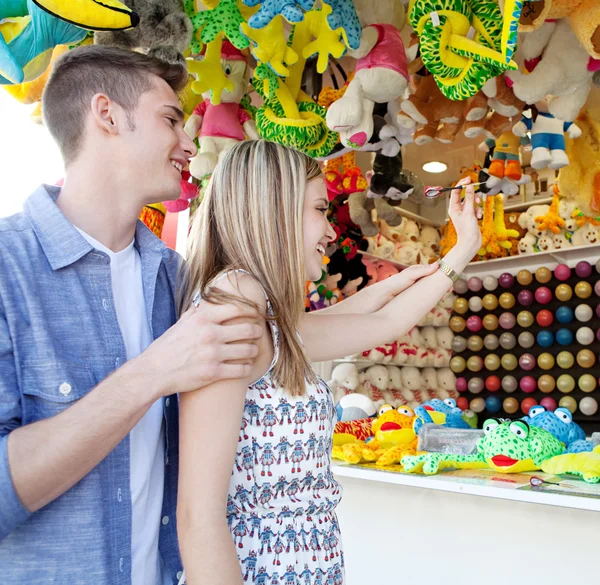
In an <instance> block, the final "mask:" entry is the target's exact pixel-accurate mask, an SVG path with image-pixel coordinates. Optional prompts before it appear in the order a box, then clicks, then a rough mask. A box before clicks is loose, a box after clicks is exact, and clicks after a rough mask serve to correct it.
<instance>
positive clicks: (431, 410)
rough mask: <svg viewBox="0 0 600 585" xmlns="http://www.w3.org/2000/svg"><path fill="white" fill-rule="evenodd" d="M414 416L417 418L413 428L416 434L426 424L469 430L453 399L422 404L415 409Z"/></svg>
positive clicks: (461, 412) (434, 400)
mask: <svg viewBox="0 0 600 585" xmlns="http://www.w3.org/2000/svg"><path fill="white" fill-rule="evenodd" d="M415 416H416V417H417V418H416V420H415V424H414V427H413V428H414V431H415V433H417V434H419V431H420V430H421V428H422V427H423V425H426V424H436V425H440V426H443V427H448V428H452V429H469V428H471V427H470V426H469V425H468V424H467V423H466V422H465V421H464V420H463V411H462V410H461V409H460V408H458V407H457V406H456V400H454V399H453V398H446V399H445V400H439V399H436V398H434V399H433V400H429V401H427V402H424V403H423V404H421V406H419V407H417V408H416V409H415Z"/></svg>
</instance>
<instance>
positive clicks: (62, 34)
mask: <svg viewBox="0 0 600 585" xmlns="http://www.w3.org/2000/svg"><path fill="white" fill-rule="evenodd" d="M138 22H139V19H138V16H137V15H136V14H135V12H132V11H131V10H130V9H129V8H127V6H125V5H124V4H122V3H121V2H118V1H117V0H102V3H100V2H96V1H95V0H60V1H59V0H36V1H35V2H34V1H33V0H2V2H0V85H9V84H13V83H23V82H26V81H32V80H33V79H36V78H37V77H39V76H40V75H41V74H42V73H43V72H44V71H45V70H46V68H47V67H48V64H49V63H50V59H51V57H52V51H53V49H54V47H56V46H57V45H73V44H77V43H80V42H81V41H83V40H84V39H85V37H86V36H87V34H88V30H121V29H127V28H131V27H133V26H135V25H136V24H137V23H138Z"/></svg>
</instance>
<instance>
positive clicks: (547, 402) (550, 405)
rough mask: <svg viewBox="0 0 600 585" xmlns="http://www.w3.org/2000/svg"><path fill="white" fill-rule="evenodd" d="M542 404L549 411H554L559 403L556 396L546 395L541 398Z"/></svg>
mask: <svg viewBox="0 0 600 585" xmlns="http://www.w3.org/2000/svg"><path fill="white" fill-rule="evenodd" d="M540 404H541V405H542V406H543V407H544V408H545V409H546V410H547V411H548V412H554V411H555V410H556V407H557V406H558V404H556V400H554V398H552V396H544V398H542V399H541V400H540Z"/></svg>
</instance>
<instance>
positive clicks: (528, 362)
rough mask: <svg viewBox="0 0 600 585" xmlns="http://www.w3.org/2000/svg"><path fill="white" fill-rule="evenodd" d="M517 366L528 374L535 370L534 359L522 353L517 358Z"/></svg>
mask: <svg viewBox="0 0 600 585" xmlns="http://www.w3.org/2000/svg"><path fill="white" fill-rule="evenodd" d="M519 366H520V367H521V369H522V370H525V371H526V372H530V371H531V370H533V369H534V368H535V358H534V357H533V356H532V355H531V354H530V353H524V354H523V355H522V356H521V357H520V358H519Z"/></svg>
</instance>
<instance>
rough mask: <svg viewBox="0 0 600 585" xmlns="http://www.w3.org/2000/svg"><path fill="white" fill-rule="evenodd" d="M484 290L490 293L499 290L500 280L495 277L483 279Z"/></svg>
mask: <svg viewBox="0 0 600 585" xmlns="http://www.w3.org/2000/svg"><path fill="white" fill-rule="evenodd" d="M483 288H484V289H485V290H488V291H490V292H492V291H494V290H496V289H497V288H498V279H497V278H496V277H495V276H489V275H488V276H486V277H484V279H483Z"/></svg>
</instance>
